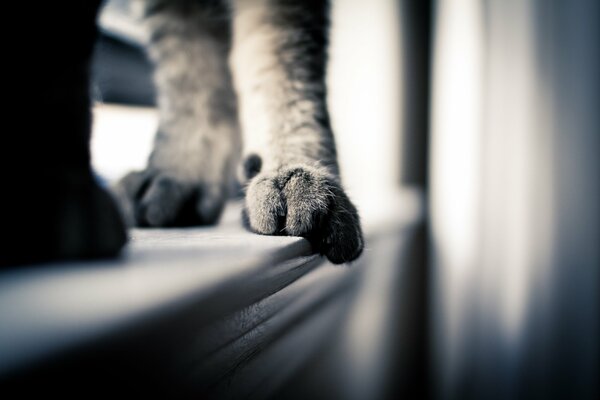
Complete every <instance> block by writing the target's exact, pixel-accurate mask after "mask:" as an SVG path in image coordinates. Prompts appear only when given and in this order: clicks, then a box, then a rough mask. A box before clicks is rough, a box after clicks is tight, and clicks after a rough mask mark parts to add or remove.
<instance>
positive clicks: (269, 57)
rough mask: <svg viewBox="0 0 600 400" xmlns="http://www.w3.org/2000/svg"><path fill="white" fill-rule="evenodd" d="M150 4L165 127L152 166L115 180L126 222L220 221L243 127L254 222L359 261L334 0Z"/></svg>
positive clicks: (262, 229)
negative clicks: (343, 150)
mask: <svg viewBox="0 0 600 400" xmlns="http://www.w3.org/2000/svg"><path fill="white" fill-rule="evenodd" d="M145 6H146V7H145V12H144V14H145V20H146V24H147V26H148V28H149V29H150V35H149V37H150V42H149V47H148V50H149V54H150V55H151V57H152V59H153V60H154V61H155V63H156V74H155V80H156V85H157V88H158V92H159V93H160V95H159V99H158V100H159V109H160V129H159V133H158V134H157V136H156V141H155V147H154V151H153V153H152V155H151V157H150V160H149V162H148V168H147V170H146V171H143V172H137V173H132V174H130V175H128V176H127V177H126V178H124V179H123V180H122V181H121V183H120V185H119V187H118V191H119V193H120V197H121V199H122V202H123V203H124V208H125V209H126V210H128V212H127V214H129V215H130V220H131V221H132V222H134V223H136V224H138V225H150V226H169V225H177V224H188V223H191V224H193V223H212V222H214V221H215V220H216V218H217V217H218V215H219V213H220V211H221V208H222V204H223V202H224V201H225V198H226V187H227V185H226V182H227V180H228V177H229V174H230V172H231V170H232V169H231V168H230V167H231V166H232V163H233V162H236V161H237V160H238V159H239V156H238V152H239V150H240V146H239V133H238V132H239V128H241V132H242V136H243V144H244V146H243V154H244V159H245V160H246V161H245V162H243V163H240V164H241V165H243V168H240V169H241V170H243V171H241V172H242V173H241V174H240V175H241V176H242V178H243V179H249V182H248V183H247V188H246V209H245V212H246V216H247V219H248V221H247V222H248V225H249V227H250V229H252V230H254V231H256V232H258V233H262V234H288V235H300V236H305V237H307V238H308V239H309V240H311V242H312V243H313V244H314V245H315V248H316V249H317V250H318V251H320V252H321V253H323V254H326V255H327V256H328V257H329V259H330V260H332V261H334V262H346V261H351V260H353V259H354V258H356V257H358V255H359V254H360V252H361V251H362V248H363V241H362V234H361V230H360V222H359V218H358V214H357V212H356V209H355V207H354V206H353V205H352V203H351V202H350V200H349V199H348V197H347V196H346V195H345V193H344V192H343V190H342V187H341V182H340V179H339V169H338V164H337V159H336V151H335V143H334V138H333V134H332V131H331V126H330V122H329V115H328V111H327V107H326V86H325V67H326V58H327V57H326V49H327V35H328V28H329V27H328V11H329V10H328V4H327V2H324V1H313V0H308V1H302V2H299V1H291V0H231V1H230V2H228V3H226V4H225V3H221V2H218V1H210V0H204V1H200V0H197V1H193V0H187V1H186V0H171V1H167V0H163V1H155V0H149V1H147V2H146V3H145ZM230 47H231V51H230ZM230 71H231V72H230ZM232 78H233V79H232ZM232 81H233V83H232ZM234 87H235V91H234ZM236 95H237V96H236ZM238 115H239V128H238ZM190 202H192V203H193V204H192V205H191V206H190Z"/></svg>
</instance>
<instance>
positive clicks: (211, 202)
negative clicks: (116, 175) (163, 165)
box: [114, 168, 226, 227]
mask: <svg viewBox="0 0 600 400" xmlns="http://www.w3.org/2000/svg"><path fill="white" fill-rule="evenodd" d="M114 191H115V193H116V195H117V198H118V200H119V203H120V205H121V209H122V212H123V214H124V216H125V219H126V222H127V224H128V225H130V226H146V227H172V226H192V225H209V224H214V223H216V222H217V220H218V219H219V216H220V215H221V211H222V210H223V206H224V204H225V200H226V189H225V185H224V184H222V183H215V184H207V183H202V182H195V181H186V180H182V179H179V178H177V177H175V176H173V175H172V174H168V173H165V172H161V171H159V170H155V169H151V168H149V169H146V170H144V171H136V172H131V173H129V174H128V175H126V176H125V177H123V178H122V179H121V180H120V181H119V182H118V184H117V185H116V187H115V188H114Z"/></svg>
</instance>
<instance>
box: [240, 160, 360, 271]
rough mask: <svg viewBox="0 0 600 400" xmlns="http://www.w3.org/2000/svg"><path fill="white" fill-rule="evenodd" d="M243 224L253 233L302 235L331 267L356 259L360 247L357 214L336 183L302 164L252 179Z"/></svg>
mask: <svg viewBox="0 0 600 400" xmlns="http://www.w3.org/2000/svg"><path fill="white" fill-rule="evenodd" d="M244 220H245V223H246V224H247V225H248V227H249V228H250V229H251V230H252V231H254V232H257V233H261V234H265V235H291V236H303V237H305V238H307V239H308V240H309V241H310V242H311V244H312V245H313V247H314V248H315V250H316V251H318V252H319V253H321V254H324V255H325V256H327V258H328V259H329V260H330V261H331V262H333V263H336V264H341V263H345V262H349V261H352V260H354V259H356V258H357V257H358V256H359V255H360V254H361V252H362V250H363V246H364V241H363V237H362V232H361V228H360V220H359V217H358V213H357V211H356V208H355V207H354V205H353V204H352V202H351V201H350V199H349V198H348V196H347V195H346V194H345V193H344V191H343V189H342V188H341V186H340V184H339V183H338V182H337V180H336V179H334V178H333V177H332V176H331V175H329V174H327V173H326V172H323V171H322V170H319V169H316V168H312V167H308V166H299V167H289V168H284V169H281V170H278V171H277V172H274V173H264V174H263V173H261V174H259V175H257V176H256V177H254V178H253V179H252V180H251V181H250V183H249V185H248V187H247V191H246V206H245V210H244Z"/></svg>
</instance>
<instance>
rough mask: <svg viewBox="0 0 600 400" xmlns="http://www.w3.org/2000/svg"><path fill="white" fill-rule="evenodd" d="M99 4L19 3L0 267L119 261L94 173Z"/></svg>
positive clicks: (118, 241)
mask: <svg viewBox="0 0 600 400" xmlns="http://www.w3.org/2000/svg"><path fill="white" fill-rule="evenodd" d="M99 4H100V1H92V0H90V1H82V2H37V3H35V4H31V3H30V2H15V3H14V4H13V3H11V5H10V7H13V8H16V9H13V10H12V13H11V14H12V15H15V16H18V17H21V18H24V19H26V21H27V22H26V27H27V34H26V35H13V36H12V37H11V39H10V40H7V42H6V46H5V49H4V53H5V58H6V60H8V61H7V62H5V67H6V68H7V69H8V70H7V71H6V76H8V77H10V80H11V81H12V82H13V83H12V84H10V85H5V88H4V97H5V99H7V105H5V107H6V108H7V110H5V113H4V116H5V124H6V126H7V127H9V129H5V132H4V134H3V135H2V146H0V153H1V156H0V171H1V173H2V176H3V179H2V182H3V190H2V196H0V208H1V209H2V211H3V216H2V229H3V232H4V235H3V239H2V250H1V251H0V266H13V265H17V264H28V263H38V262H46V261H53V260H64V259H82V258H98V257H112V256H115V255H117V254H118V253H119V251H120V249H121V248H122V246H123V245H124V244H125V241H126V236H125V229H124V226H123V224H122V222H121V219H120V216H119V212H118V210H117V208H116V205H115V203H114V201H113V199H112V198H111V197H110V196H109V194H108V193H107V192H106V191H105V190H104V189H102V188H100V187H99V186H98V185H97V183H96V182H95V180H94V177H93V174H92V170H91V167H90V150H89V137H90V125H91V114H90V94H89V63H90V58H91V55H92V49H93V45H94V41H95V38H96V26H95V19H96V13H97V10H98V6H99Z"/></svg>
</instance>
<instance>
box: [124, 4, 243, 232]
mask: <svg viewBox="0 0 600 400" xmlns="http://www.w3.org/2000/svg"><path fill="white" fill-rule="evenodd" d="M144 20H145V24H146V26H147V28H149V44H148V52H149V54H150V57H151V58H152V60H153V61H154V63H155V66H156V68H155V83H156V87H157V90H158V105H159V111H160V122H159V130H158V133H157V134H156V138H155V143H154V149H153V152H152V154H151V156H150V159H149V161H148V166H147V168H146V170H144V171H141V172H133V173H130V174H129V175H127V176H126V177H125V178H123V179H122V180H121V182H120V183H119V184H118V185H117V193H118V195H119V198H120V199H121V203H122V204H123V208H124V210H125V214H126V216H127V217H128V220H129V222H130V223H132V224H135V225H142V226H179V225H196V224H210V223H214V222H216V220H217V219H218V217H219V215H220V213H221V211H222V208H223V204H224V202H225V199H226V196H227V189H228V185H229V182H230V179H229V178H230V175H231V171H232V165H233V164H234V158H236V154H237V153H239V147H240V143H239V129H238V124H237V111H236V99H235V94H234V91H233V88H232V83H231V78H230V73H229V68H228V64H227V57H228V52H229V43H230V18H229V12H228V10H227V9H226V7H225V6H224V5H223V4H219V3H218V2H198V1H193V0H191V1H168V0H163V1H152V0H149V1H146V2H145V16H144Z"/></svg>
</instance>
